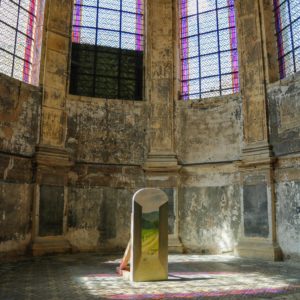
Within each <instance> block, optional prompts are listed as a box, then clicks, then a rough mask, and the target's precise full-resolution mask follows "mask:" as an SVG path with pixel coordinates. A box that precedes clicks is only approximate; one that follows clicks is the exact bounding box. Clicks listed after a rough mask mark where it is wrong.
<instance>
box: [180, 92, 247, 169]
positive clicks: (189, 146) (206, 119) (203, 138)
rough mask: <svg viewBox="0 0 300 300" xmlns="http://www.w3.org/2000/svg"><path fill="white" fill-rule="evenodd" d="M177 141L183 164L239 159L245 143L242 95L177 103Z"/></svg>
mask: <svg viewBox="0 0 300 300" xmlns="http://www.w3.org/2000/svg"><path fill="white" fill-rule="evenodd" d="M176 122H177V123H176V140H177V147H178V159H179V160H180V162H181V163H183V164H185V163H199V162H201V163H202V162H216V161H228V160H229V161H230V160H237V159H239V156H240V152H241V141H242V119H241V99H240V97H239V95H233V96H226V97H223V98H215V99H214V98H212V99H203V100H201V102H198V103H197V102H195V103H193V102H191V101H189V102H184V101H180V102H178V103H177V108H176Z"/></svg>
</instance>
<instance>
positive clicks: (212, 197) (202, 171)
mask: <svg viewBox="0 0 300 300" xmlns="http://www.w3.org/2000/svg"><path fill="white" fill-rule="evenodd" d="M240 220H241V208H240V186H239V176H238V172H237V170H236V167H235V166H234V164H230V163H229V164H209V165H199V166H189V167H184V168H183V169H182V170H181V184H180V188H179V232H180V237H181V240H182V242H183V245H184V247H185V248H186V250H187V251H196V252H200V253H205V254H209V253H210V254H212V253H224V252H233V251H234V248H235V245H236V243H237V239H238V230H239V226H240Z"/></svg>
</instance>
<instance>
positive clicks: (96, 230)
mask: <svg viewBox="0 0 300 300" xmlns="http://www.w3.org/2000/svg"><path fill="white" fill-rule="evenodd" d="M132 196H133V191H130V190H128V189H124V188H110V187H81V188H80V187H72V188H70V190H69V204H68V206H69V215H68V227H69V229H68V233H67V238H68V240H69V241H70V243H71V244H72V245H73V247H75V248H76V249H78V250H80V251H83V250H89V251H90V250H103V251H109V250H111V249H112V250H118V249H119V250H120V249H123V248H125V247H126V245H127V243H128V241H129V237H130V223H131V219H130V216H131V199H132Z"/></svg>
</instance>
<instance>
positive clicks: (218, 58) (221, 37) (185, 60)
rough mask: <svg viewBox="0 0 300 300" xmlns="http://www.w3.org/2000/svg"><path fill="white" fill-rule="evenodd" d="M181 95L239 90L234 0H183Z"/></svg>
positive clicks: (192, 97) (181, 3)
mask: <svg viewBox="0 0 300 300" xmlns="http://www.w3.org/2000/svg"><path fill="white" fill-rule="evenodd" d="M180 20H181V30H180V41H181V98H182V99H184V100H188V99H200V98H206V97H214V96H221V95H226V94H230V93H236V92H238V91H239V73H238V51H237V33H236V25H235V10H234V0H227V1H226V0H225V1H224V0H216V1H208V0H200V1H199V0H181V2H180Z"/></svg>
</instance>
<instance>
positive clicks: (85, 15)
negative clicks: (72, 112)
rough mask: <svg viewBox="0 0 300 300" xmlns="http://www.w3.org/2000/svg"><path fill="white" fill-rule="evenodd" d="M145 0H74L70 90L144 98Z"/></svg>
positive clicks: (104, 96) (107, 96)
mask: <svg viewBox="0 0 300 300" xmlns="http://www.w3.org/2000/svg"><path fill="white" fill-rule="evenodd" d="M143 20H144V16H143V3H142V0H122V1H118V0H75V2H74V12H73V34H72V42H73V43H72V64H71V80H70V93H71V94H77V95H85V96H91V97H101V98H110V99H114V98H117V99H134V100H141V99H142V83H143V47H144V36H143V27H144V26H143V23H144V22H143Z"/></svg>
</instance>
